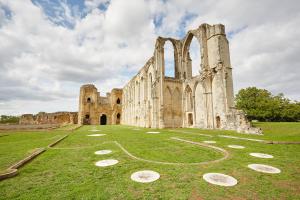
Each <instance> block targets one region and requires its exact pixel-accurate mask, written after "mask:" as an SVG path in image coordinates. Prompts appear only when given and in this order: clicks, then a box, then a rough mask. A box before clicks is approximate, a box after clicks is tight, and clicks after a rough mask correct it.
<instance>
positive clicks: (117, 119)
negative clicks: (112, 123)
mask: <svg viewBox="0 0 300 200" xmlns="http://www.w3.org/2000/svg"><path fill="white" fill-rule="evenodd" d="M120 121H121V114H120V113H118V114H117V117H116V124H120Z"/></svg>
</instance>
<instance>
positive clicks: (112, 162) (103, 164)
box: [95, 159, 119, 167]
mask: <svg viewBox="0 0 300 200" xmlns="http://www.w3.org/2000/svg"><path fill="white" fill-rule="evenodd" d="M118 162H119V161H117V160H114V159H107V160H100V161H98V162H96V163H95V165H96V166H98V167H108V166H111V165H115V164H117V163H118Z"/></svg>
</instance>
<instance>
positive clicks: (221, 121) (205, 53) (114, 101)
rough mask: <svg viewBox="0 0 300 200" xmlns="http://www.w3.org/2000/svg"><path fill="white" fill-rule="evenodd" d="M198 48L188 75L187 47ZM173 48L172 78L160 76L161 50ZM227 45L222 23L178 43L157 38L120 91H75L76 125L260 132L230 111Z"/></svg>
mask: <svg viewBox="0 0 300 200" xmlns="http://www.w3.org/2000/svg"><path fill="white" fill-rule="evenodd" d="M193 37H195V38H196V39H197V41H198V42H199V44H200V45H201V48H200V49H199V51H200V52H201V64H200V66H199V71H200V74H199V75H197V76H193V75H192V65H191V62H192V60H191V57H190V52H189V51H190V44H191V41H192V39H193ZM166 41H170V42H171V43H172V45H173V47H174V60H175V66H174V68H175V77H167V76H166V75H165V56H164V45H165V42H166ZM234 106H235V105H234V92H233V81H232V67H231V64H230V54H229V44H228V40H227V38H226V34H225V27H224V25H222V24H216V25H213V26H211V25H208V24H202V25H201V26H199V27H198V28H197V29H195V30H190V31H188V33H187V34H186V36H185V37H184V38H183V39H181V40H178V39H173V38H164V37H158V38H157V40H156V43H155V49H154V53H153V56H152V57H151V58H150V59H149V60H148V61H147V62H146V64H145V65H144V67H142V69H141V70H140V71H139V72H138V73H137V74H136V75H135V76H134V77H133V78H132V79H131V80H130V81H129V82H128V83H127V84H126V85H125V87H124V88H123V89H113V90H112V92H111V93H108V95H107V96H106V97H101V96H100V94H99V93H98V91H97V89H96V87H95V86H94V85H84V86H82V87H81V89H80V100H79V113H78V122H79V123H81V124H119V123H120V124H124V125H133V126H139V127H147V128H168V127H171V128H177V127H194V128H203V129H226V130H237V131H238V132H244V133H261V130H259V129H257V128H253V127H251V125H250V123H249V122H248V121H247V119H246V117H245V115H244V113H243V112H242V111H240V110H236V109H235V107H234Z"/></svg>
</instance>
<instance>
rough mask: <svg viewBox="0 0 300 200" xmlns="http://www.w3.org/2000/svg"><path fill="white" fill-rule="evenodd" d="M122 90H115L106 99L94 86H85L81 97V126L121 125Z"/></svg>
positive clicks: (79, 115)
mask: <svg viewBox="0 0 300 200" xmlns="http://www.w3.org/2000/svg"><path fill="white" fill-rule="evenodd" d="M121 111H122V89H116V88H115V89H113V90H112V91H111V93H107V94H106V96H105V97H103V96H100V93H99V92H98V90H97V88H96V87H95V86H94V85H92V84H87V85H83V86H81V88H80V95H79V112H78V123H79V124H93V125H96V124H101V125H106V124H120V122H121Z"/></svg>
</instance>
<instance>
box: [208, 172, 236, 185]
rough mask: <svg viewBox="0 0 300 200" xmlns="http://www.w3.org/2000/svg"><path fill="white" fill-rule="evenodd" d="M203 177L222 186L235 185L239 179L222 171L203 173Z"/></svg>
mask: <svg viewBox="0 0 300 200" xmlns="http://www.w3.org/2000/svg"><path fill="white" fill-rule="evenodd" d="M203 179H204V180H205V181H207V182H208V183H211V184H214V185H220V186H226V187H227V186H234V185H236V184H237V180H236V179H235V178H233V177H232V176H228V175H226V174H220V173H206V174H204V175H203Z"/></svg>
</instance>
